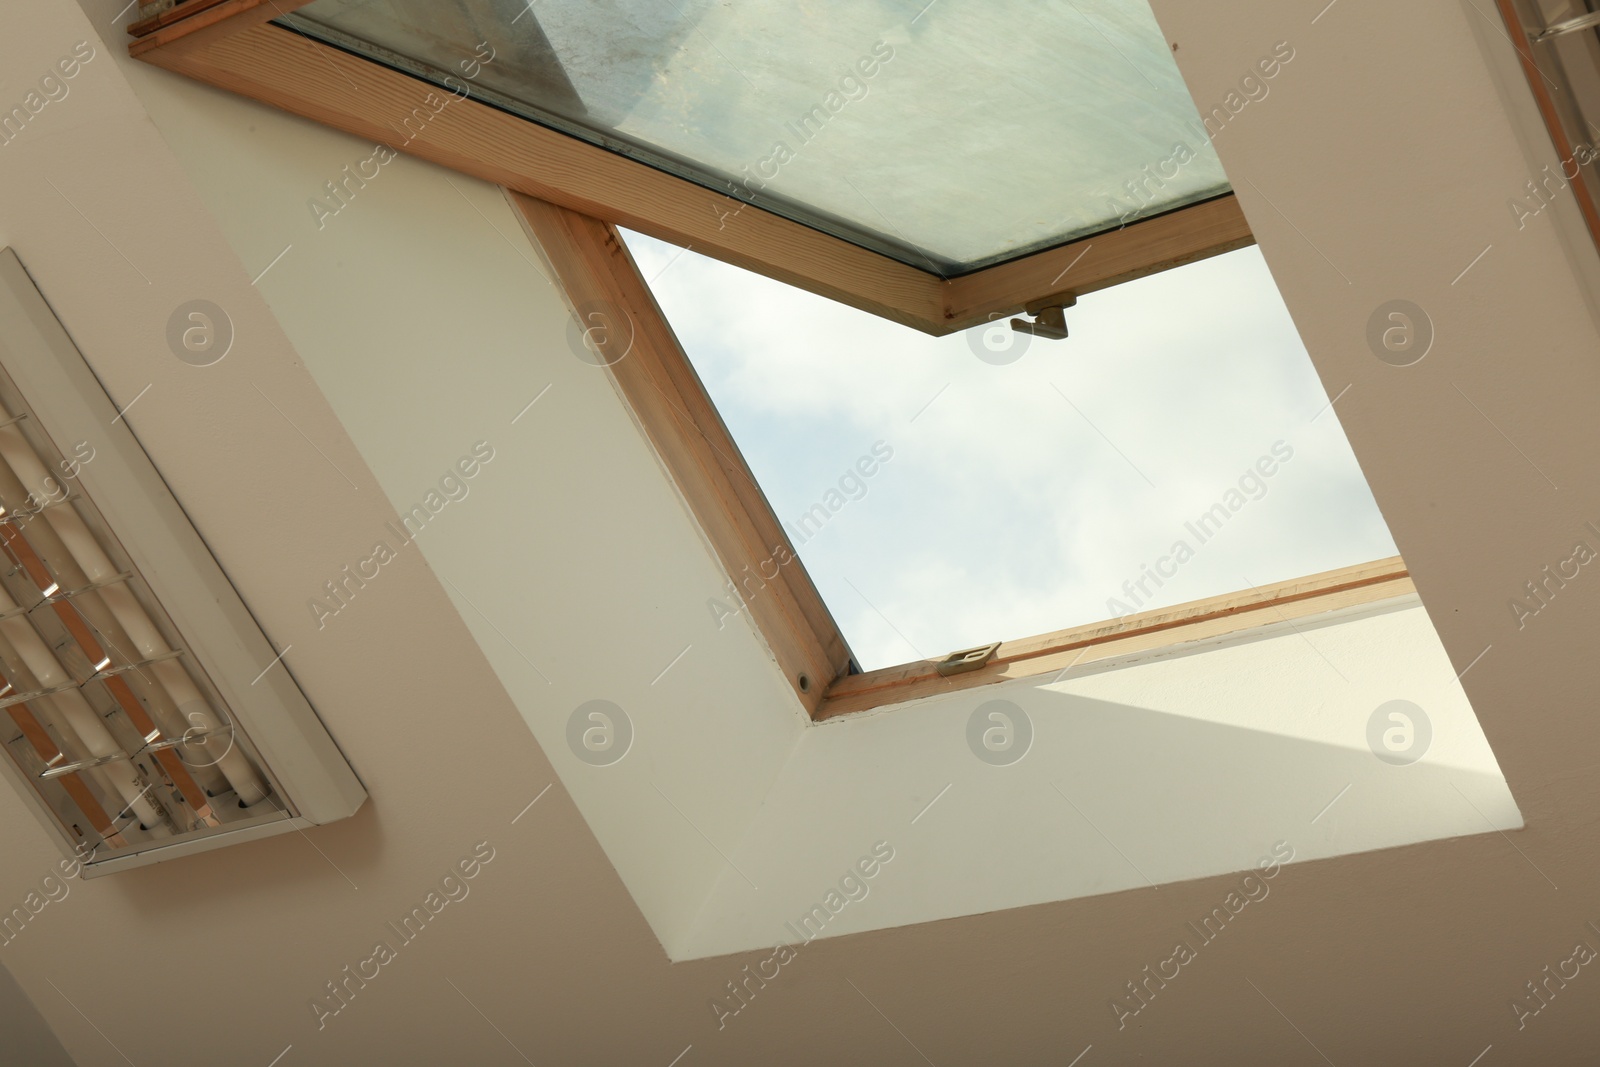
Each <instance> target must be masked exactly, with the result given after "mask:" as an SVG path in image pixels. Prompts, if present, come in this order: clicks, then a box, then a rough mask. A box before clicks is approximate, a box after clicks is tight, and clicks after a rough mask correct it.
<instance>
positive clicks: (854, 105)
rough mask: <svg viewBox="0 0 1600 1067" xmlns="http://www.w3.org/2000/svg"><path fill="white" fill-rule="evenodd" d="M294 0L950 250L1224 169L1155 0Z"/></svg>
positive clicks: (737, 179)
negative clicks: (1154, 10)
mask: <svg viewBox="0 0 1600 1067" xmlns="http://www.w3.org/2000/svg"><path fill="white" fill-rule="evenodd" d="M280 21H282V22H283V23H284V24H287V25H291V26H293V27H295V28H297V29H299V30H301V31H303V32H306V33H308V34H310V35H312V36H316V37H319V38H321V39H324V40H327V41H330V42H331V43H335V44H339V45H341V46H342V47H345V48H349V49H350V50H352V51H355V52H357V53H359V54H364V55H367V56H369V57H372V58H375V59H377V60H379V61H381V62H385V63H388V64H390V65H392V66H396V67H398V68H400V69H403V70H407V71H410V72H411V73H413V74H417V75H419V76H421V77H425V78H429V79H431V80H433V81H435V82H439V83H441V84H443V81H444V78H445V77H446V76H453V77H454V79H462V78H463V74H464V72H467V71H472V72H475V73H474V76H473V77H472V78H471V79H470V80H471V90H470V91H471V92H472V93H473V95H474V96H475V97H477V98H479V99H483V100H486V101H488V102H490V103H493V104H496V105H497V106H500V107H504V108H506V109H507V110H509V111H512V112H514V113H516V114H520V115H523V116H524V117H528V118H531V119H534V120H536V121H540V122H543V123H545V124H547V125H551V126H554V127H556V128H559V129H562V130H565V131H566V132H569V133H573V134H575V135H577V136H582V137H585V138H586V139H588V140H591V141H594V142H596V143H599V144H603V145H605V146H606V147H608V148H611V149H613V150H616V151H620V152H624V153H626V154H628V155H632V156H634V157H636V158H640V159H642V160H645V161H647V162H649V163H651V164H653V165H655V166H658V167H661V168H662V169H665V170H669V171H672V172H674V173H677V174H679V175H681V176H684V177H688V178H691V179H693V180H695V181H698V182H700V183H702V184H704V185H706V186H709V187H710V188H713V189H716V190H718V191H719V192H725V193H727V194H728V195H730V196H733V197H737V198H740V199H744V200H749V201H750V202H753V203H756V204H760V205H762V206H764V207H767V208H769V209H771V210H774V211H777V212H779V213H781V214H784V215H787V216H789V217H791V218H794V219H796V220H798V221H801V222H804V223H806V224H808V225H812V226H815V227H817V228H819V229H824V230H826V231H828V232H831V233H834V234H836V235H838V236H841V237H844V238H846V239H848V240H851V241H855V242H856V243H858V244H862V245H865V246H867V247H870V248H875V249H877V250H879V251H882V252H885V253H887V254H889V255H892V256H894V257H895V258H897V259H900V260H902V261H904V262H906V263H909V264H912V265H914V266H917V267H919V268H921V269H924V270H932V271H934V272H935V273H939V274H947V275H948V274H955V273H960V272H963V271H967V270H973V269H977V268H979V267H982V266H987V265H989V264H992V263H995V262H999V261H1003V260H1006V259H1009V258H1012V257H1014V256H1017V255H1021V254H1024V253H1027V252H1032V251H1036V250H1038V249H1041V248H1046V247H1049V246H1051V245H1055V244H1059V243H1061V242H1063V241H1066V240H1069V239H1072V238H1075V237H1080V236H1083V235H1086V234H1091V233H1097V232H1100V231H1103V230H1107V229H1114V228H1116V227H1118V226H1120V225H1122V224H1124V223H1125V222H1128V221H1132V220H1134V219H1137V218H1142V217H1146V216H1149V215H1152V214H1158V213H1160V212H1162V211H1166V210H1169V209H1172V208H1175V207H1180V206H1182V205H1184V204H1189V203H1193V202H1196V201H1198V200H1203V199H1206V198H1209V197H1212V196H1216V195H1219V194H1221V193H1224V192H1226V191H1227V190H1228V183H1227V179H1226V177H1225V176H1224V175H1223V172H1222V167H1221V164H1220V163H1219V162H1218V161H1217V157H1216V154H1215V152H1213V151H1212V148H1211V142H1210V139H1209V137H1208V136H1207V131H1206V127H1205V126H1204V125H1203V124H1202V123H1201V121H1200V116H1199V114H1198V113H1197V111H1196V110H1195V107H1194V103H1193V102H1192V100H1191V99H1190V97H1189V93H1188V90H1187V89H1186V88H1185V86H1184V84H1183V80H1182V78H1181V77H1180V76H1179V74H1178V69H1177V66H1176V64H1175V63H1174V62H1173V59H1172V54H1171V51H1170V50H1169V47H1168V45H1167V42H1166V39H1165V38H1164V37H1163V36H1162V33H1161V30H1160V27H1158V26H1157V25H1156V21H1155V18H1154V16H1153V15H1152V14H1151V11H1150V8H1149V5H1148V4H1147V3H1146V2H1145V0H935V2H934V3H931V4H928V3H926V0H851V2H842V0H841V2H834V3H820V4H800V5H796V4H793V3H789V2H784V3H776V2H772V0H743V2H741V3H738V4H726V3H716V2H713V0H674V2H671V3H662V2H660V0H539V2H538V3H524V2H523V0H316V2H315V3H312V4H310V5H309V6H307V7H304V8H301V9H300V10H299V11H298V12H296V13H295V14H293V15H291V16H289V17H287V18H286V19H283V20H280ZM480 44H482V45H484V46H485V47H483V48H482V49H480V48H479V46H480ZM475 52H479V54H480V55H483V56H487V55H489V54H490V53H491V52H492V55H493V58H492V60H489V61H488V62H479V61H477V60H475V59H474V53H475ZM463 64H466V66H463ZM455 84H458V85H459V84H460V82H459V81H457V82H456V83H455ZM402 135H403V134H402ZM728 207H729V209H730V210H732V209H733V208H735V207H736V205H734V204H729V205H728Z"/></svg>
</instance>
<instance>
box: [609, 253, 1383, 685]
mask: <svg viewBox="0 0 1600 1067" xmlns="http://www.w3.org/2000/svg"><path fill="white" fill-rule="evenodd" d="M626 239H627V241H628V245H629V247H630V249H631V250H632V251H633V253H634V255H635V257H636V259H637V260H638V263H639V267H640V270H641V271H642V273H643V274H644V277H645V278H646V279H647V280H649V282H650V286H651V288H652V290H653V291H654V293H655V295H656V298H657V300H658V301H659V302H660V304H661V306H662V309H663V311H664V312H665V313H666V317H667V320H668V321H669V323H670V324H671V325H672V327H673V329H674V331H675V332H676V333H677V335H678V338H679V341H680V342H681V343H682V345H683V347H684V350H685V351H686V352H687V353H688V356H689V359H690V361H691V362H692V363H693V364H694V367H695V369H696V370H697V371H698V373H699V374H700V377H701V379H702V380H703V382H704V383H705V386H706V389H707V391H708V392H709V393H710V395H711V398H712V400H713V401H714V402H715V404H716V406H717V409H718V410H719V411H720V412H721V414H722V417H723V419H724V421H725V422H726V423H727V425H728V429H729V431H730V432H731V433H732V435H733V438H734V440H735V441H736V442H737V443H738V445H739V447H740V449H741V450H742V451H743V453H744V456H745V459H746V461H747V462H748V463H749V465H750V468H751V470H752V471H753V472H754V473H755V476H756V481H757V482H758V483H759V484H760V486H761V488H762V489H763V491H764V492H765V493H766V495H767V499H768V500H769V501H771V503H772V506H773V509H774V511H775V512H776V513H777V515H778V518H779V519H780V521H782V522H783V523H784V524H785V526H786V528H787V529H788V532H789V536H790V538H791V540H792V541H793V543H794V544H795V546H796V548H797V550H798V554H799V556H800V558H801V560H802V561H803V562H804V563H805V566H806V568H807V570H808V571H809V573H810V575H811V577H812V580H813V581H814V582H815V583H816V585H817V588H818V590H819V591H820V592H821V594H822V598H823V600H824V601H825V602H826V603H827V605H828V607H829V609H830V610H831V611H832V612H833V615H834V619H835V620H836V621H837V623H838V624H839V627H840V629H841V631H842V632H843V634H844V636H845V639H846V640H847V641H848V642H849V644H850V646H851V648H852V650H853V651H854V653H855V655H856V660H857V662H858V663H859V664H860V666H861V667H862V669H864V670H872V669H876V668H879V667H887V666H893V665H896V664H900V663H905V662H909V661H913V660H919V659H931V658H942V657H943V656H944V655H946V654H948V653H949V652H952V651H954V650H957V649H961V648H967V647H971V646H975V645H981V644H986V643H988V642H990V641H997V640H1010V639H1015V638H1020V637H1028V636H1032V635H1034V634H1040V633H1046V632H1049V631H1052V630H1059V629H1064V628H1067V627H1070V626H1077V625H1083V624H1087V623H1093V622H1098V621H1102V620H1105V619H1109V618H1113V617H1116V616H1119V615H1122V614H1126V613H1130V612H1132V611H1136V610H1149V609H1151V608H1155V607H1162V606H1168V605H1172V604H1179V603H1183V602H1186V601H1190V600H1197V599H1201V598H1204V597H1209V596H1214V595H1219V594H1224V593H1231V592H1237V591H1240V590H1245V589H1249V588H1250V587H1251V586H1253V585H1256V586H1259V585H1265V584H1267V583H1270V582H1275V581H1282V580H1285V579H1290V578H1296V577H1300V576H1304V575H1307V574H1312V573H1316V572H1318V571H1324V570H1330V569H1333V568H1336V567H1342V566H1347V565H1350V564H1355V563H1362V562H1366V561H1368V560H1373V559H1378V558H1382V557H1384V556H1390V555H1394V554H1395V552H1396V549H1395V547H1394V543H1393V541H1392V540H1391V538H1390V536H1389V532H1388V529H1387V527H1386V526H1385V525H1384V522H1383V519H1382V516H1381V515H1380V514H1379V512H1378V509H1377V505H1376V503H1375V502H1374V501H1373V499H1372V494H1371V492H1370V491H1369V490H1368V488H1367V484H1366V480H1365V479H1364V478H1363V476H1362V474H1361V470H1360V468H1359V466H1358V465H1357V463H1356V460H1355V457H1354V455H1353V454H1352V453H1351V451H1350V446H1349V443H1348V442H1347V441H1346V439H1345V436H1344V433H1343V431H1342V429H1341V428H1340V426H1339V423H1338V418H1337V411H1336V410H1335V409H1334V408H1331V407H1330V406H1329V404H1328V399H1329V398H1328V394H1327V393H1326V392H1325V391H1324V390H1323V388H1322V385H1321V383H1320V381H1319V380H1318V378H1317V376H1316V373H1315V371H1314V370H1313V368H1312V366H1311V361H1310V358H1309V356H1308V355H1307V353H1306V350H1305V347H1304V345H1303V344H1302V343H1301V341H1300V338H1299V335H1298V333H1297V332H1296V331H1295V328H1294V324H1293V322H1292V321H1291V320H1290V317H1289V313H1288V310H1287V309H1286V308H1285V307H1284V305H1283V301H1282V299H1281V297H1280V296H1279V295H1278V291H1277V287H1276V286H1275V285H1274V283H1273V281H1272V278H1271V275H1270V274H1269V272H1268V270H1267V268H1266V264H1265V263H1264V261H1263V260H1262V258H1261V255H1260V253H1259V252H1258V251H1257V250H1256V249H1255V248H1253V247H1251V248H1246V249H1241V250H1239V251H1236V252H1230V253H1227V254H1225V255H1222V256H1218V257H1215V258H1213V259H1209V260H1205V261H1202V262H1200V263H1195V264H1190V265H1188V266H1185V267H1180V268H1177V269H1175V270H1170V271H1166V272H1163V273H1161V274H1157V275H1153V276H1151V277H1149V278H1144V279H1140V280H1138V281H1134V282H1129V283H1126V284H1123V285H1119V286H1115V287H1113V288H1110V289H1106V290H1102V291H1100V292H1097V293H1090V294H1087V295H1085V296H1083V297H1080V298H1079V301H1078V304H1077V306H1076V307H1072V308H1069V309H1067V324H1068V328H1069V330H1070V336H1069V337H1068V338H1067V339H1066V340H1064V341H1051V340H1046V339H1043V338H1027V339H1026V341H1024V340H1023V339H1022V338H1021V337H1020V336H1019V335H1015V334H1013V333H1012V332H1011V331H1010V330H1009V329H1008V328H1007V327H1005V326H1003V325H999V324H997V325H996V326H993V327H988V328H984V329H979V330H974V331H968V332H966V333H961V334H955V335H952V336H948V337H942V338H933V337H929V336H927V335H925V334H922V333H919V332H917V331H915V330H912V329H909V328H907V327H903V326H899V325H896V324H894V323H891V322H888V321H887V320H884V319H880V318H878V317H876V316H874V315H870V314H868V313H866V312H862V311H857V310H855V309H853V308H849V307H846V306H844V305H842V304H839V303H836V302H834V301H831V300H828V299H826V298H824V297H820V296H816V295H813V294H811V293H807V292H804V291H802V290H800V289H796V288H794V287H792V286H789V285H786V284H784V283H782V282H778V281H774V280H772V279H769V278H766V277H763V276H761V275H757V274H754V273H752V272H749V271H746V270H743V269H741V268H738V267H733V266H729V265H728V264H725V263H721V262H719V261H717V260H713V259H710V258H707V257H704V256H701V255H699V254H698V253H696V252H693V251H682V250H680V249H678V248H676V247H674V246H672V245H668V244H665V243H663V242H660V241H656V240H654V239H652V238H649V237H645V236H643V235H641V234H635V233H631V232H629V233H627V234H626ZM1003 321H1004V320H1002V322H1003ZM986 341H987V342H988V344H987V345H986V343H985V342H986ZM990 346H992V347H990ZM980 353H981V356H980ZM1019 353H1020V354H1019ZM984 356H986V357H988V358H982V357H984ZM886 456H887V458H885V457H886ZM864 470H870V471H871V474H870V475H869V476H868V475H863V474H862V472H863V471H864ZM1268 472H1270V473H1268ZM1213 509H1217V510H1213ZM1207 513H1211V514H1212V515H1213V518H1212V519H1211V520H1210V521H1209V523H1207V524H1205V525H1201V523H1200V518H1201V516H1202V515H1205V514H1207ZM808 515H809V521H803V520H804V519H805V518H806V517H807V516H808ZM1180 544H1182V545H1183V546H1185V548H1179V545H1180ZM1152 575H1154V577H1152ZM1141 579H1142V584H1141ZM1158 580H1159V581H1158Z"/></svg>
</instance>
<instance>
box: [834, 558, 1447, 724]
mask: <svg viewBox="0 0 1600 1067" xmlns="http://www.w3.org/2000/svg"><path fill="white" fill-rule="evenodd" d="M1415 591H1416V588H1415V586H1413V585H1412V583H1411V578H1410V576H1409V574H1408V573H1407V572H1406V568H1405V562H1404V561H1403V560H1402V559H1401V558H1400V557H1399V556H1391V557H1390V558H1388V559H1381V560H1374V561H1373V562H1371V563H1362V564H1358V565H1356V566H1354V567H1343V568H1341V569H1339V570H1333V571H1325V572H1323V573H1322V574H1313V575H1310V576H1308V577H1305V578H1296V579H1294V580H1292V581H1287V582H1278V583H1276V584H1275V585H1268V586H1263V587H1261V588H1259V589H1252V590H1249V591H1247V592H1240V593H1229V594H1226V595H1223V596H1215V597H1208V598H1206V599H1204V600H1196V601H1192V602H1190V603H1187V604H1179V605H1177V606H1176V607H1171V608H1160V609H1157V610H1155V611H1146V612H1141V613H1139V614H1137V615H1128V616H1125V617H1123V618H1121V619H1114V620H1111V621H1109V622H1099V623H1091V624H1090V625H1088V626H1078V627H1074V628H1072V629H1068V630H1057V631H1056V632H1054V633H1048V634H1041V635H1039V636H1037V637H1025V638H1022V639H1021V640H1017V641H1005V642H1002V643H1001V645H1000V647H999V649H997V650H996V652H995V655H994V658H992V659H991V660H990V661H989V662H988V663H987V664H985V665H984V666H982V667H980V668H978V669H977V670H974V671H968V672H967V673H965V674H956V675H951V676H950V677H943V676H941V675H940V674H939V673H938V671H937V670H936V668H935V661H933V660H923V661H921V662H918V663H908V664H903V665H901V666H898V667H886V668H883V669H882V670H875V671H867V672H866V673H864V674H852V675H848V676H846V677H843V678H840V679H839V680H838V681H836V682H834V684H833V685H832V686H830V687H829V689H828V692H827V694H826V696H825V697H824V698H823V701H822V705H821V707H820V708H818V710H817V712H816V714H815V715H814V716H813V718H814V719H816V720H818V721H821V720H823V719H831V718H834V717H836V716H839V715H848V714H851V713H852V712H860V711H870V710H872V709H873V708H878V707H882V706H884V705H885V704H898V703H903V702H905V701H908V700H922V699H925V698H927V697H932V696H939V695H940V694H944V693H954V692H959V691H961V690H963V689H973V688H976V687H978V686H984V685H994V684H995V683H997V682H1006V681H1012V680H1015V679H1018V678H1033V677H1038V676H1040V675H1046V674H1054V673H1064V672H1065V671H1066V670H1067V668H1069V667H1082V666H1085V665H1087V664H1090V663H1094V662H1096V661H1098V660H1105V659H1113V658H1117V657H1121V656H1126V655H1129V654H1131V653H1137V652H1144V651H1149V650H1152V649H1157V648H1163V647H1165V646H1168V645H1175V644H1180V643H1183V642H1188V641H1201V640H1206V639H1209V638H1215V637H1221V636H1224V635H1226V634H1231V633H1237V632H1239V631H1241V630H1249V629H1253V628H1256V627H1259V626H1267V625H1270V624H1272V623H1277V622H1291V623H1292V622H1293V621H1295V620H1297V619H1303V618H1307V617H1309V616H1312V615H1319V614H1322V613H1323V612H1328V611H1335V610H1338V609H1340V608H1347V607H1353V606H1356V605H1360V604H1369V603H1375V602H1377V601H1380V600H1389V599H1392V598H1394V597H1400V596H1406V595H1408V594H1410V593H1414V592H1415Z"/></svg>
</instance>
